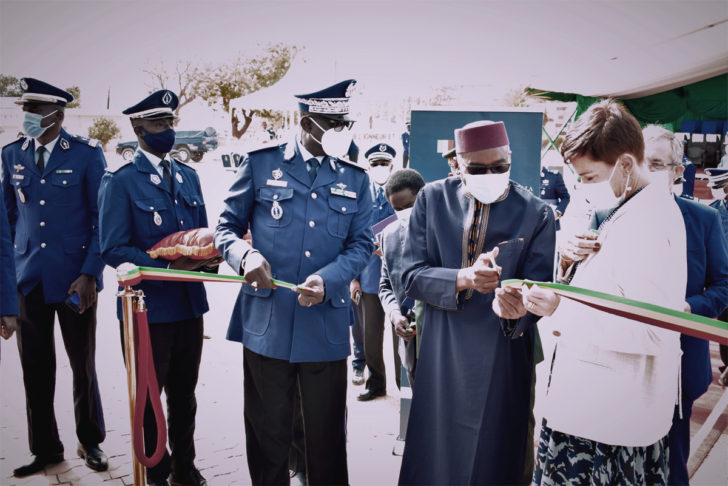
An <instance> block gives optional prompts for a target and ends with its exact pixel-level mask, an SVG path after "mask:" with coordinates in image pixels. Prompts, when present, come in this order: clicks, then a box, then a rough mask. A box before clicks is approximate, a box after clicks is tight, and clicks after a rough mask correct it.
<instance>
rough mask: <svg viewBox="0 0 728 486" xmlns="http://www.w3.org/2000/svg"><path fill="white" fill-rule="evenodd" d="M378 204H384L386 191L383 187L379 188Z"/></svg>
mask: <svg viewBox="0 0 728 486" xmlns="http://www.w3.org/2000/svg"><path fill="white" fill-rule="evenodd" d="M377 204H379V205H380V206H381V205H382V204H384V190H383V189H382V187H381V186H379V187H377Z"/></svg>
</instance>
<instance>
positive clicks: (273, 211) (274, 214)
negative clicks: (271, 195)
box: [270, 201, 283, 221]
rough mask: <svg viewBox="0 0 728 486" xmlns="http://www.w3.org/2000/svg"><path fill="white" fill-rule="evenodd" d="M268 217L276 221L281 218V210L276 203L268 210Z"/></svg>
mask: <svg viewBox="0 0 728 486" xmlns="http://www.w3.org/2000/svg"><path fill="white" fill-rule="evenodd" d="M270 215H271V216H272V217H273V219H275V220H276V221H277V220H279V219H281V218H282V217H283V208H282V207H281V205H280V204H278V201H274V202H273V207H272V208H270Z"/></svg>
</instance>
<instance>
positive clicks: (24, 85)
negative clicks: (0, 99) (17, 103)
mask: <svg viewBox="0 0 728 486" xmlns="http://www.w3.org/2000/svg"><path fill="white" fill-rule="evenodd" d="M20 87H21V88H23V91H27V90H28V82H27V81H25V79H21V80H20Z"/></svg>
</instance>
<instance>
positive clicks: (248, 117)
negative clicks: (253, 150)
mask: <svg viewBox="0 0 728 486" xmlns="http://www.w3.org/2000/svg"><path fill="white" fill-rule="evenodd" d="M240 112H241V113H242V114H243V120H244V123H243V126H242V128H238V125H239V124H240V119H239V118H238V115H237V114H236V113H235V108H233V112H232V117H231V120H230V121H231V123H232V129H233V131H232V134H233V137H235V138H237V139H240V137H242V136H243V134H244V133H245V132H246V131H248V127H249V126H250V124H251V123H252V122H253V112H252V110H251V112H250V113H246V112H245V110H240Z"/></svg>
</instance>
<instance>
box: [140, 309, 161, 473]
mask: <svg viewBox="0 0 728 486" xmlns="http://www.w3.org/2000/svg"><path fill="white" fill-rule="evenodd" d="M134 326H135V327H136V333H135V334H136V336H137V343H136V350H137V383H136V385H137V388H136V403H135V404H134V433H133V434H132V435H133V437H134V454H136V457H137V460H138V461H139V462H140V463H141V464H142V466H145V467H154V466H156V465H157V464H159V461H161V460H162V456H164V453H165V451H166V450H167V423H166V421H165V419H164V412H163V410H162V402H161V400H160V399H159V384H158V383H157V373H156V371H155V369H154V359H153V358H152V342H151V340H150V338H149V323H148V322H147V311H146V310H144V311H134ZM147 397H149V401H150V403H151V404H152V410H153V411H154V421H155V423H156V424H157V445H156V448H155V449H154V454H152V455H151V456H147V455H146V454H145V452H144V407H145V406H146V404H147Z"/></svg>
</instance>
